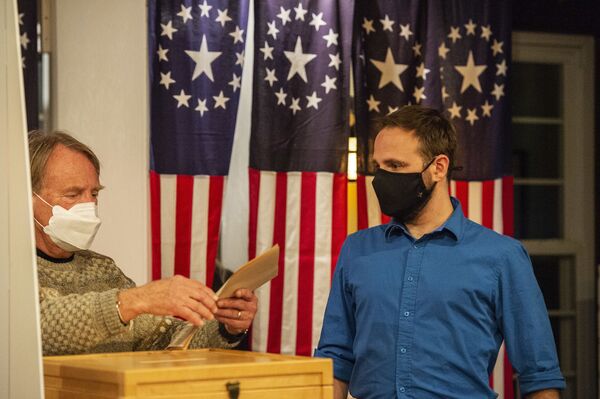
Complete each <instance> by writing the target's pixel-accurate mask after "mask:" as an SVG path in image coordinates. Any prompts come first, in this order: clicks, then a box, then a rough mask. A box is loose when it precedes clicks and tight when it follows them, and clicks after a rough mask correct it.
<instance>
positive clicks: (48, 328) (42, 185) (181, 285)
mask: <svg viewBox="0 0 600 399" xmlns="http://www.w3.org/2000/svg"><path fill="white" fill-rule="evenodd" d="M29 151H30V162H31V184H32V189H33V215H34V224H35V238H36V247H37V256H38V257H37V260H38V279H39V292H40V309H41V325H42V347H43V352H44V355H63V354H76V353H90V352H120V351H135V350H153V349H164V348H166V347H167V346H168V344H169V343H170V342H171V340H172V339H174V338H176V337H177V335H178V334H179V333H180V332H181V330H182V328H183V327H184V325H185V323H184V322H183V321H182V319H183V320H187V321H189V322H190V323H192V324H194V325H197V326H201V328H200V329H198V332H197V333H196V335H195V336H194V337H193V339H192V342H191V345H190V346H191V347H196V348H198V347H220V348H228V347H234V346H235V345H237V344H238V343H239V341H240V340H241V339H242V338H243V337H244V335H245V333H246V331H247V329H248V328H249V327H250V324H251V323H252V320H253V318H254V315H255V313H256V306H257V298H256V296H255V295H254V294H253V293H252V292H251V291H249V290H245V289H242V290H238V291H237V292H236V295H235V298H230V299H218V297H217V296H216V295H215V293H214V292H213V291H212V290H211V289H210V288H208V287H206V286H205V285H203V284H202V283H200V282H197V281H193V280H190V279H188V278H185V277H181V276H174V277H172V278H169V279H163V280H158V281H153V282H151V283H148V284H146V285H143V286H140V287H136V286H135V284H134V282H133V281H132V280H130V279H129V278H128V277H127V276H125V275H124V274H123V272H122V271H121V270H120V269H119V268H118V267H117V266H116V265H115V263H114V261H113V260H112V259H111V258H108V257H106V256H104V255H100V254H97V253H95V252H92V251H89V247H90V245H91V244H92V241H93V239H94V236H95V234H96V232H97V230H98V228H99V226H100V219H99V218H98V212H97V203H98V193H99V192H100V190H101V189H102V188H103V187H102V186H101V185H100V180H99V177H100V163H99V161H98V159H97V157H96V156H95V155H94V153H93V152H92V151H91V150H90V149H89V148H88V147H87V146H86V145H84V144H82V143H81V142H79V141H77V140H76V139H75V138H73V137H71V136H70V135H68V134H66V133H62V132H54V133H49V134H47V133H43V132H33V133H31V134H30V136H29ZM173 316H175V317H173Z"/></svg>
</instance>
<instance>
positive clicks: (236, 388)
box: [225, 381, 240, 399]
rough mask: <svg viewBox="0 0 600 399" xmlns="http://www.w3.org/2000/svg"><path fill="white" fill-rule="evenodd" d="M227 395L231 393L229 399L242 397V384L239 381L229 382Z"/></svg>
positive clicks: (226, 385)
mask: <svg viewBox="0 0 600 399" xmlns="http://www.w3.org/2000/svg"><path fill="white" fill-rule="evenodd" d="M225 387H226V388H227V393H229V399H238V397H239V396H240V383H239V381H234V382H228V383H227V384H225Z"/></svg>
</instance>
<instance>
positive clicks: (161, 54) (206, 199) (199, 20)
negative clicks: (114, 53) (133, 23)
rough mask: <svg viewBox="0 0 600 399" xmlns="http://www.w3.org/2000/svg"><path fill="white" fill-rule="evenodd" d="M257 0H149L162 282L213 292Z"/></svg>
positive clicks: (156, 250)
mask: <svg viewBox="0 0 600 399" xmlns="http://www.w3.org/2000/svg"><path fill="white" fill-rule="evenodd" d="M248 7H249V1H248V0H193V1H192V0H172V1H170V0H169V1H168V0H150V1H149V2H148V24H149V26H148V36H149V43H148V48H149V54H148V56H149V61H150V63H149V64H150V106H151V108H150V119H151V126H150V128H151V137H150V190H151V228H152V277H153V279H158V278H164V277H169V276H172V275H173V274H181V275H184V276H189V277H192V278H195V279H197V280H200V281H203V282H205V283H206V285H208V286H211V285H212V281H213V276H214V267H215V258H216V254H217V248H218V237H219V227H220V222H221V209H222V202H223V189H224V185H225V176H226V175H227V174H228V171H229V163H230V160H231V152H232V146H233V136H234V131H235V124H236V116H237V108H238V103H239V96H240V88H241V77H242V69H243V67H244V50H245V42H246V40H247V38H246V29H247V22H248V11H249V10H248Z"/></svg>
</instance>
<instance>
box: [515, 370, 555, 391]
mask: <svg viewBox="0 0 600 399" xmlns="http://www.w3.org/2000/svg"><path fill="white" fill-rule="evenodd" d="M519 386H520V387H521V392H522V393H523V395H527V394H530V393H532V392H536V391H542V390H544V389H565V388H566V386H567V385H566V384H565V379H564V378H563V376H562V374H561V373H560V370H551V371H543V372H539V373H533V374H527V375H520V376H519Z"/></svg>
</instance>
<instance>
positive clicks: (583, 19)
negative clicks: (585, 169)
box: [512, 0, 600, 264]
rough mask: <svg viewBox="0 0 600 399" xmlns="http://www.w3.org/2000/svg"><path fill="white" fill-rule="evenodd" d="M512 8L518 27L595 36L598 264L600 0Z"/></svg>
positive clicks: (599, 234)
mask: <svg viewBox="0 0 600 399" xmlns="http://www.w3.org/2000/svg"><path fill="white" fill-rule="evenodd" d="M512 7H513V29H514V30H519V31H534V32H551V33H569V34H579V35H590V36H594V38H595V54H594V56H595V59H596V73H595V77H594V78H595V87H596V90H594V97H595V104H594V110H595V141H596V142H595V149H596V150H595V173H594V176H595V178H594V180H595V187H596V188H595V191H594V192H595V193H596V196H595V198H594V201H595V209H596V217H595V219H596V221H595V222H596V223H595V225H596V246H595V249H596V250H595V257H596V264H600V195H598V190H599V189H600V101H598V100H599V97H600V90H599V89H600V68H599V64H600V62H598V60H600V1H598V0H521V1H517V0H513V2H512Z"/></svg>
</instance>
